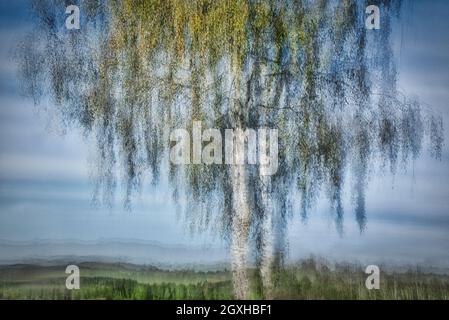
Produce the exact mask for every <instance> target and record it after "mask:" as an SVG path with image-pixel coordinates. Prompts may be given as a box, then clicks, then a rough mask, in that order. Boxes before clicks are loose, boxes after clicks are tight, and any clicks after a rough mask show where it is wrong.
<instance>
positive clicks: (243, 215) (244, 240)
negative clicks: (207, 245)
mask: <svg viewBox="0 0 449 320" xmlns="http://www.w3.org/2000/svg"><path fill="white" fill-rule="evenodd" d="M232 186H233V195H234V197H233V207H234V216H233V219H232V242H231V256H232V272H233V274H232V275H233V284H234V293H235V297H236V298H237V299H248V298H249V294H250V279H249V277H248V256H249V243H248V236H249V227H250V223H251V205H250V201H249V200H250V198H249V190H248V189H249V188H248V172H247V170H246V168H245V165H235V166H234V167H233V168H232Z"/></svg>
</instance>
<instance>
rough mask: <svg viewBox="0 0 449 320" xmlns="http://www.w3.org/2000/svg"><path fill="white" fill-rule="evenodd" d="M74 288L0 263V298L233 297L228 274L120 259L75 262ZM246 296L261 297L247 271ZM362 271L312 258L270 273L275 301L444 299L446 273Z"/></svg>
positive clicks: (48, 269) (56, 269) (55, 271)
mask: <svg viewBox="0 0 449 320" xmlns="http://www.w3.org/2000/svg"><path fill="white" fill-rule="evenodd" d="M79 268H80V270H81V285H80V289H79V290H67V289H66V287H65V280H66V277H67V275H66V274H65V272H64V271H65V266H62V265H54V266H38V265H31V264H16V265H9V266H1V267H0V299H49V300H55V299H56V300H64V299H108V300H117V299H118V300H122V299H139V300H142V299H145V300H160V299H167V300H172V299H186V300H189V299H198V300H203V299H206V300H210V299H212V300H214V299H224V300H227V299H233V298H234V295H233V289H232V280H231V273H230V272H229V271H228V270H226V269H223V270H221V271H207V272H206V271H195V270H176V271H169V270H162V269H159V268H155V267H152V266H143V265H132V264H126V263H97V262H90V263H80V264H79ZM252 274H253V279H252V286H253V287H252V290H251V291H252V296H251V298H252V299H263V298H264V295H263V292H262V289H261V288H262V286H261V281H260V279H258V276H257V273H256V272H253V273H252ZM366 277H367V275H366V274H365V273H364V270H363V268H362V267H361V266H359V265H357V264H349V263H347V264H337V265H333V267H332V268H329V267H328V266H327V265H325V264H321V263H318V262H317V261H316V260H314V259H307V260H304V261H301V262H298V263H297V264H294V265H289V266H286V267H285V268H284V269H282V270H279V271H278V272H276V275H275V280H276V281H275V282H276V286H275V288H274V294H273V297H274V298H275V299H301V300H302V299H306V300H307V299H331V300H359V299H362V300H372V299H387V300H420V299H425V300H427V299H438V300H441V299H443V300H447V299H449V275H447V274H437V273H431V272H425V271H423V270H420V268H417V267H414V268H408V269H402V270H400V271H390V272H383V273H382V274H381V287H380V290H368V289H366V287H365V280H366Z"/></svg>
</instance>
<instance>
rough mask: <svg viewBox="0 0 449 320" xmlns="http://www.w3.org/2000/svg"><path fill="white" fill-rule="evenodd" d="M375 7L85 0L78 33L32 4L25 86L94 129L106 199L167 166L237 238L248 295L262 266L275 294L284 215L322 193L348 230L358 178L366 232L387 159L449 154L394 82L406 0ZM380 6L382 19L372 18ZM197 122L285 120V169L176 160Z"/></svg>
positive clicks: (59, 8)
mask: <svg viewBox="0 0 449 320" xmlns="http://www.w3.org/2000/svg"><path fill="white" fill-rule="evenodd" d="M369 2H370V3H367V2H365V1H356V0H329V1H325V0H316V1H307V0H275V1H269V0H134V1H133V0H111V1H102V0H91V1H82V0H81V1H80V2H79V7H80V16H81V24H80V28H79V29H77V30H67V29H65V23H64V21H65V18H66V16H65V14H64V13H65V6H66V5H68V3H66V1H63V0H54V1H51V0H44V1H34V2H33V11H32V12H33V21H34V22H35V28H34V29H33V31H31V32H30V34H29V36H28V37H27V38H26V39H24V41H23V42H22V43H21V45H20V48H19V50H18V57H19V59H18V61H19V63H20V71H21V76H22V79H23V81H22V87H23V92H24V93H25V94H27V95H29V96H31V97H32V98H33V99H34V101H35V102H36V104H38V105H45V103H43V102H44V101H48V100H50V101H51V105H52V107H51V108H52V110H56V112H57V113H58V114H59V115H60V119H61V121H62V122H63V123H64V124H65V125H67V126H79V127H81V128H82V129H83V130H84V131H85V132H86V134H88V135H91V136H93V137H95V139H96V150H97V159H98V161H97V162H96V163H95V166H94V168H93V173H94V177H95V187H94V194H95V198H96V199H98V200H99V201H102V202H104V203H106V204H108V203H111V202H112V200H113V199H114V190H115V188H116V185H117V181H119V180H120V179H121V177H119V176H118V173H119V172H123V175H124V181H125V182H126V192H125V195H124V202H125V205H127V206H128V205H130V202H131V198H132V194H133V192H136V191H138V190H139V189H140V188H141V186H142V184H143V183H144V179H145V178H148V177H149V179H151V181H152V182H153V183H155V184H157V183H158V182H159V178H160V177H161V175H166V176H168V177H169V181H170V185H171V188H172V190H173V198H174V200H175V201H179V202H181V201H180V199H186V201H187V203H186V204H185V212H186V215H187V217H188V220H189V221H190V222H191V226H192V228H193V229H194V230H196V231H199V232H201V231H204V230H207V229H208V228H211V227H215V229H214V230H216V231H217V234H219V235H220V236H221V237H223V238H224V239H225V240H226V241H227V243H228V244H229V248H230V253H231V257H232V271H233V282H234V290H235V296H236V298H250V297H251V296H252V292H251V283H250V276H249V274H248V268H249V266H254V265H255V266H256V269H257V270H258V273H259V275H260V279H261V280H262V284H263V294H264V297H266V298H271V297H272V292H273V290H274V288H275V285H276V277H275V276H274V275H275V274H276V270H278V269H279V268H281V267H282V265H283V261H284V258H285V254H286V248H287V246H286V239H285V237H286V226H287V223H288V221H289V220H290V219H292V218H295V217H300V218H301V219H303V220H306V219H307V215H308V212H309V211H310V209H311V208H312V207H313V206H314V204H315V203H316V201H317V197H318V195H319V194H320V193H325V194H326V195H327V198H328V199H329V202H330V204H331V207H332V211H333V215H334V221H335V226H336V228H337V230H338V231H339V232H342V231H343V218H344V208H343V204H342V188H343V186H344V184H345V183H346V184H348V186H350V189H351V193H352V198H353V203H354V206H353V207H354V211H355V218H356V220H357V223H358V224H359V226H360V230H361V231H363V230H364V229H365V228H366V224H367V217H366V211H365V197H366V196H365V190H366V186H367V184H368V182H369V177H370V175H371V174H372V173H373V171H372V170H370V168H371V167H372V164H374V163H376V160H377V159H382V162H383V166H382V168H383V169H385V170H389V171H390V172H391V174H394V173H395V171H396V169H397V167H398V166H399V165H401V164H407V163H408V162H409V161H412V160H414V159H416V158H418V157H419V155H420V153H421V149H422V146H423V144H424V143H426V144H427V145H428V147H429V148H428V149H429V150H430V151H431V154H432V155H433V156H435V157H436V158H439V157H441V153H442V144H443V133H442V131H443V128H442V120H441V118H440V117H439V116H438V115H436V114H435V113H434V112H432V111H431V110H429V109H428V108H425V107H422V106H421V105H420V104H419V102H418V100H417V99H412V98H410V97H408V96H406V95H404V94H403V93H401V92H399V91H398V90H397V88H396V79H397V72H396V69H395V64H394V57H393V50H392V39H391V32H392V21H393V19H394V17H395V16H396V15H397V14H399V12H400V6H401V3H400V1H393V0H391V1H390V0H378V1H369ZM372 2H374V3H375V4H376V5H378V7H379V8H380V12H381V14H382V19H381V25H380V29H379V30H367V29H366V27H365V19H366V12H365V11H366V7H367V6H368V5H372V4H373V3H372ZM53 108H54V109H53ZM198 121H201V123H202V126H203V128H204V129H205V128H218V129H219V130H220V132H221V133H222V134H224V131H225V130H226V129H241V130H243V131H244V130H246V129H248V128H255V129H257V128H261V127H266V128H273V129H277V130H278V160H279V163H278V170H277V172H276V173H275V174H274V175H263V174H262V172H261V166H260V164H237V165H231V164H211V165H209V164H204V163H200V164H186V165H174V164H173V163H171V162H170V159H169V152H170V148H171V147H172V144H171V143H170V139H169V136H170V133H171V132H173V130H176V129H179V128H183V129H187V130H188V131H191V130H192V126H193V124H194V122H198ZM205 144H207V143H206V142H204V145H205ZM223 148H224V147H223ZM223 152H224V150H223ZM237 156H239V157H243V156H244V155H242V154H240V155H237ZM347 173H350V177H351V178H350V179H349V180H348V179H345V177H346V176H347ZM345 180H348V181H345ZM217 226H218V227H217Z"/></svg>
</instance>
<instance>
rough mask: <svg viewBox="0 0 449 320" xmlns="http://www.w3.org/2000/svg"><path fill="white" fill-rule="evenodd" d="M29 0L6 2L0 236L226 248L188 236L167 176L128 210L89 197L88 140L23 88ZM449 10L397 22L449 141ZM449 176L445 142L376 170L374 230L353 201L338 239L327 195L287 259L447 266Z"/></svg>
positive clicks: (408, 15) (0, 45)
mask: <svg viewBox="0 0 449 320" xmlns="http://www.w3.org/2000/svg"><path fill="white" fill-rule="evenodd" d="M25 4H26V1H23V0H20V1H7V0H0V239H8V240H31V239H83V240H94V239H99V238H106V239H108V238H135V239H145V240H157V241H160V242H163V243H170V244H178V243H183V244H189V245H204V246H210V245H212V246H222V244H221V242H220V241H219V240H218V239H214V238H213V237H211V235H209V234H204V235H200V236H195V237H192V236H190V235H189V232H188V231H187V228H186V224H185V223H183V222H182V219H181V220H180V219H178V218H177V216H176V212H175V208H174V206H173V204H172V201H171V198H170V192H169V191H168V188H167V186H166V185H164V184H163V185H161V186H158V187H150V186H147V187H145V189H144V190H143V192H142V194H141V196H139V197H137V198H136V199H135V201H134V207H133V210H132V211H131V212H129V211H126V210H123V208H122V205H121V199H120V197H119V198H118V199H117V205H116V206H114V208H113V209H112V210H109V209H105V208H94V207H93V206H92V205H91V196H92V185H91V184H90V183H89V171H88V168H89V161H90V160H89V156H90V153H89V141H88V140H86V139H85V138H83V137H82V135H81V134H80V132H79V131H78V130H77V129H76V128H72V129H70V130H67V132H64V128H61V127H59V126H58V121H57V118H56V117H55V116H54V115H52V114H51V112H45V111H43V110H40V109H39V108H37V107H35V106H33V103H32V101H30V100H28V99H25V98H23V97H21V96H20V95H19V91H18V82H17V80H16V75H15V65H14V63H13V62H12V60H11V50H12V48H13V47H14V45H15V43H16V41H17V40H19V39H20V36H21V35H22V34H23V32H25V31H26V30H27V28H28V27H29V23H28V21H27V13H26V10H25V9H24V8H25ZM448 16H449V2H448V1H445V0H436V1H431V2H430V1H427V0H416V1H408V2H407V4H406V6H405V9H404V12H403V17H402V20H401V24H400V25H396V26H394V32H395V49H396V50H395V51H396V55H397V65H398V69H399V73H400V74H399V87H400V89H401V90H402V91H404V92H406V93H407V94H409V95H416V96H417V97H419V99H420V100H421V101H422V102H425V103H427V104H429V105H431V106H432V108H434V109H436V110H438V111H440V112H441V113H442V114H443V115H444V119H445V127H446V141H449V130H448V129H447V127H448V124H449V122H448V121H447V120H448V119H449V104H448V102H449V19H447V17H448ZM49 109H51V108H50V106H49ZM412 172H413V173H414V174H412ZM448 178H449V157H448V153H447V147H445V149H444V156H443V160H442V161H441V162H438V161H435V160H432V159H429V158H428V157H427V156H426V154H425V153H424V154H423V156H422V158H421V159H420V160H418V161H417V162H416V163H414V165H413V168H412V166H410V167H409V168H408V172H407V173H406V172H403V171H400V172H399V173H398V175H397V176H396V177H394V179H393V177H391V175H390V174H388V173H385V174H381V173H379V174H378V175H376V176H374V177H373V178H372V180H371V183H370V186H369V189H368V192H367V213H368V229H367V230H366V232H365V233H364V234H362V235H360V232H359V231H358V227H357V225H356V223H355V221H354V219H353V214H352V212H351V211H350V205H349V204H347V206H346V207H347V208H348V210H347V212H346V217H345V234H344V236H343V237H340V236H339V235H338V233H337V232H336V231H335V228H334V226H333V225H332V219H330V218H329V215H330V213H329V207H328V203H327V202H326V201H320V203H319V205H318V207H317V208H316V209H314V210H313V211H314V212H312V214H311V218H310V220H309V221H308V223H307V224H306V225H303V224H302V223H301V222H300V219H299V217H296V218H295V219H293V223H292V224H291V225H290V227H289V236H288V239H289V248H290V257H291V258H292V259H295V258H297V257H300V256H307V255H309V254H311V253H313V254H316V255H324V256H327V257H329V258H336V259H358V260H363V261H365V260H366V261H369V262H374V263H381V262H384V261H397V262H401V263H403V262H410V263H418V262H419V263H426V262H428V263H432V264H435V265H443V266H448V267H449V254H448V249H447V248H448V247H449V197H448V196H449V179H448ZM347 198H349V195H348V194H347ZM347 202H348V201H347ZM348 203H349V202H348Z"/></svg>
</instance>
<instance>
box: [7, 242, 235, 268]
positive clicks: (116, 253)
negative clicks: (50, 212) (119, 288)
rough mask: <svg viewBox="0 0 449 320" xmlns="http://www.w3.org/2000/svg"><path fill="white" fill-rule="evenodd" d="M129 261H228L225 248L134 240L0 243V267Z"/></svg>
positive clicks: (179, 263)
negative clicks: (24, 264)
mask: <svg viewBox="0 0 449 320" xmlns="http://www.w3.org/2000/svg"><path fill="white" fill-rule="evenodd" d="M91 261H95V262H104V263H111V262H126V263H133V264H147V265H153V266H163V267H164V268H165V269H166V268H167V267H170V266H173V267H175V268H178V267H179V266H196V267H198V266H201V265H208V266H213V265H223V264H227V263H228V261H229V259H228V255H227V253H226V249H225V248H207V247H201V246H186V245H167V244H162V243H159V242H156V241H143V240H133V239H108V240H104V239H101V240H97V241H79V240H35V241H23V242H20V241H9V240H0V264H1V265H6V264H18V263H32V264H40V265H48V264H54V263H61V264H63V263H66V262H78V263H81V262H91Z"/></svg>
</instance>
